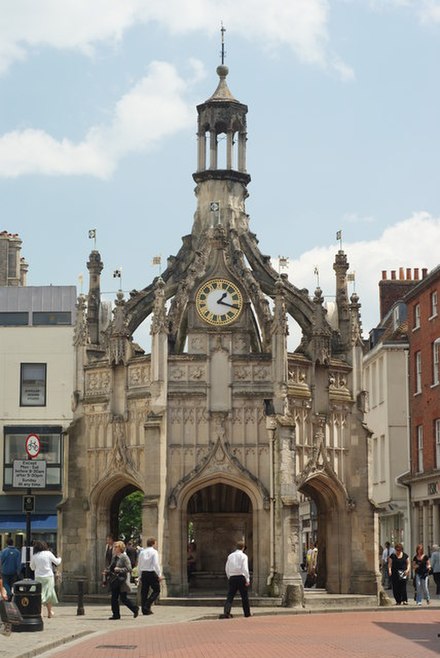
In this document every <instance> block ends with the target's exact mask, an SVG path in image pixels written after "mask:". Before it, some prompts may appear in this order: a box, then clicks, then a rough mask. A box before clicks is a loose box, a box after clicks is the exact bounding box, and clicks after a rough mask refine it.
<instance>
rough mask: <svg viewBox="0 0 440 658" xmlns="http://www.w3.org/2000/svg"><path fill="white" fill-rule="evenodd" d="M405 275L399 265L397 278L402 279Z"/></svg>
mask: <svg viewBox="0 0 440 658" xmlns="http://www.w3.org/2000/svg"><path fill="white" fill-rule="evenodd" d="M404 278H405V277H404V276H403V267H399V280H400V281H402V279H404Z"/></svg>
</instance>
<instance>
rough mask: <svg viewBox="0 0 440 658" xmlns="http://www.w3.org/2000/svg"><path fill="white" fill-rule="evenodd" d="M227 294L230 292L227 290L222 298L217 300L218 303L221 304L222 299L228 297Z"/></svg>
mask: <svg viewBox="0 0 440 658" xmlns="http://www.w3.org/2000/svg"><path fill="white" fill-rule="evenodd" d="M227 294H228V293H227V292H224V293H223V295H222V296H221V297H220V299H219V300H217V304H221V303H222V300H223V299H224V298H225V297H226V295H227Z"/></svg>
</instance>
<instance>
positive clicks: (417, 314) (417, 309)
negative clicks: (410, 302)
mask: <svg viewBox="0 0 440 658" xmlns="http://www.w3.org/2000/svg"><path fill="white" fill-rule="evenodd" d="M419 327H420V304H416V305H415V306H414V329H418V328H419Z"/></svg>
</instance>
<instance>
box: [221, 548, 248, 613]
mask: <svg viewBox="0 0 440 658" xmlns="http://www.w3.org/2000/svg"><path fill="white" fill-rule="evenodd" d="M245 548H246V546H245V543H244V541H243V540H240V541H238V542H237V548H236V550H235V551H234V552H233V553H230V555H229V556H228V559H227V561H226V567H225V571H226V576H227V577H228V583H229V589H228V595H227V597H226V601H225V605H224V609H223V614H222V615H220V619H230V618H231V617H232V615H231V608H232V602H233V600H234V596H235V595H236V593H237V592H240V596H241V604H242V606H243V614H244V616H245V617H250V616H251V611H250V607H249V597H248V588H249V585H250V576H249V565H248V557H247V555H246V553H245V552H244V551H245Z"/></svg>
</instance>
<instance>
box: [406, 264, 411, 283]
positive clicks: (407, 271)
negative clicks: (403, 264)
mask: <svg viewBox="0 0 440 658" xmlns="http://www.w3.org/2000/svg"><path fill="white" fill-rule="evenodd" d="M406 278H407V279H408V281H411V268H410V267H407V268H406Z"/></svg>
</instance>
